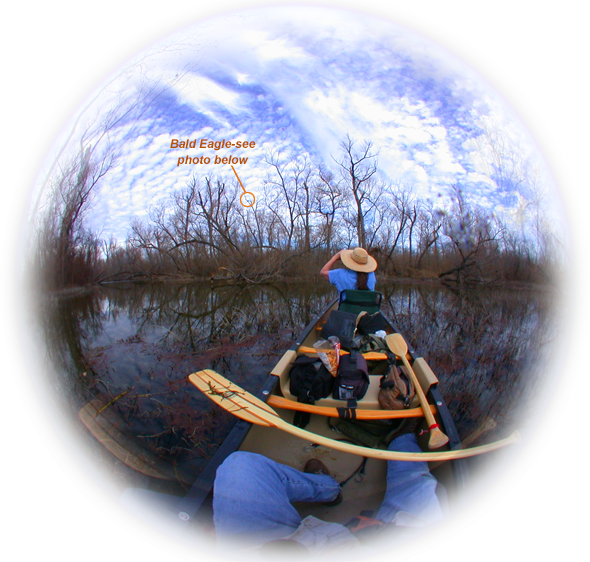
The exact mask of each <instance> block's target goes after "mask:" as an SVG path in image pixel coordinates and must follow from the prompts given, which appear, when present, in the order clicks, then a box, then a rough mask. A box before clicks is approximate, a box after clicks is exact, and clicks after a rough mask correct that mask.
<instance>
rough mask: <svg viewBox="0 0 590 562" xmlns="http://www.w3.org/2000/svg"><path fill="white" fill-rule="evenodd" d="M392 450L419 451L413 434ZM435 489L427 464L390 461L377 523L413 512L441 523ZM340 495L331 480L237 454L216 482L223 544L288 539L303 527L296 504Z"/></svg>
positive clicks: (395, 443) (216, 513)
mask: <svg viewBox="0 0 590 562" xmlns="http://www.w3.org/2000/svg"><path fill="white" fill-rule="evenodd" d="M389 449H390V450H396V451H406V452H420V448H419V447H418V444H417V442H416V436H415V435H414V434H410V433H407V434H404V435H400V436H399V437H397V438H396V439H394V440H393V441H392V442H391V443H390V445H389ZM436 486H437V482H436V479H435V478H434V477H433V476H432V475H431V474H430V472H429V470H428V464H427V463H426V462H409V461H388V462H387V489H386V492H385V497H384V499H383V502H382V504H381V508H380V510H379V512H378V514H377V519H380V520H382V521H384V522H386V523H391V522H392V521H394V519H395V518H396V516H397V515H398V514H400V512H404V514H403V515H404V516H406V514H409V517H410V518H412V517H416V518H420V520H422V521H423V522H425V523H430V522H434V521H437V520H439V519H440V518H441V511H440V506H439V503H438V498H437V496H436V494H435V490H436ZM339 492H340V486H339V484H338V482H336V481H335V480H334V479H333V478H331V477H330V476H325V475H321V474H306V473H304V472H301V471H300V470H297V469H295V468H291V467H289V466H285V465H282V464H279V463H277V462H275V461H272V460H270V459H268V458H266V457H264V456H262V455H258V454H255V453H247V452H236V453H233V454H231V455H230V456H229V457H228V458H227V459H226V460H225V461H224V462H223V464H222V465H221V466H220V467H219V469H218V470H217V475H216V478H215V485H214V490H213V521H214V524H215V531H216V534H217V537H218V539H221V540H224V542H225V539H231V538H236V539H239V538H243V539H247V542H249V543H259V544H261V543H263V542H266V541H270V540H273V539H279V538H283V537H286V536H288V535H290V534H291V533H293V532H294V531H295V530H296V529H297V528H298V527H299V524H300V523H301V517H300V516H299V513H298V512H297V510H296V509H295V508H294V507H293V506H292V505H291V502H328V501H331V500H334V499H336V497H337V496H338V493H339ZM406 518H407V516H406ZM410 524H412V523H410Z"/></svg>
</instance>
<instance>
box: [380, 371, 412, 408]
mask: <svg viewBox="0 0 590 562" xmlns="http://www.w3.org/2000/svg"><path fill="white" fill-rule="evenodd" d="M379 387H380V390H379V396H378V400H379V404H380V406H381V408H383V409H384V410H403V409H405V408H409V407H410V405H411V404H412V400H414V397H415V396H416V389H415V388H414V384H413V382H412V380H411V379H410V377H408V376H407V375H406V373H404V372H403V371H402V370H401V369H400V368H399V367H397V365H395V364H392V365H391V367H390V368H389V372H388V373H387V374H385V375H383V376H382V377H381V381H380V382H379Z"/></svg>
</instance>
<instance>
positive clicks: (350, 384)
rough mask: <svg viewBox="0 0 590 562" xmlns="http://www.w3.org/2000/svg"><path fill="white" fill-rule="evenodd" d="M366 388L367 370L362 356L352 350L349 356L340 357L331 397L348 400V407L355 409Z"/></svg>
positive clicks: (367, 386) (367, 384) (367, 381)
mask: <svg viewBox="0 0 590 562" xmlns="http://www.w3.org/2000/svg"><path fill="white" fill-rule="evenodd" d="M368 388H369V368H368V367H367V362H366V360H365V358H364V357H363V355H362V354H361V353H357V351H356V350H354V349H353V350H351V352H350V354H349V355H342V356H341V357H340V364H339V365H338V374H337V375H336V380H335V381H334V392H333V394H332V396H333V397H334V398H336V400H348V401H349V403H350V404H351V406H349V407H355V406H356V400H360V399H361V398H362V397H363V396H364V395H365V394H366V392H367V389H368Z"/></svg>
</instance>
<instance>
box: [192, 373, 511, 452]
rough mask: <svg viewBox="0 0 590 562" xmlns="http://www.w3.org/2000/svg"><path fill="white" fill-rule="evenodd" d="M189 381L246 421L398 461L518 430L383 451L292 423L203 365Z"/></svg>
mask: <svg viewBox="0 0 590 562" xmlns="http://www.w3.org/2000/svg"><path fill="white" fill-rule="evenodd" d="M188 378H189V381H190V382H191V383H192V384H194V385H195V386H196V387H197V388H198V389H199V390H200V391H201V392H203V393H204V394H205V395H206V396H208V397H209V398H210V399H211V400H213V402H215V403H217V404H219V405H220V406H221V407H222V408H224V409H225V410H227V411H228V412H230V413H231V414H233V415H234V416H237V417H239V418H242V419H244V420H246V421H248V422H251V423H254V424H257V425H262V426H266V427H275V428H277V429H280V430H282V431H286V432H287V433H291V434H292V435H295V436H296V437H299V438H301V439H305V440H309V441H311V442H312V443H315V444H318V445H324V446H326V447H330V448H332V449H336V450H339V451H343V452H345V453H351V454H354V455H361V456H364V457H372V458H376V459H384V460H398V461H416V462H417V461H442V460H454V459H462V458H466V457H471V456H474V455H479V454H481V453H487V452H489V451H494V450H496V449H499V448H500V447H504V446H505V445H509V444H511V443H515V442H516V441H518V440H519V435H518V432H514V433H513V434H512V435H511V436H509V437H507V438H506V439H502V440H500V441H496V442H495V443H490V444H489V445H482V446H480V447H473V448H472V449H462V450H459V451H440V452H435V453H405V452H401V451H385V450H383V449H371V448H369V447H361V446H359V445H351V444H350V443H346V442H343V441H335V440H334V439H330V438H328V437H324V436H322V435H317V434H315V433H311V432H310V431H306V430H305V429H301V428H299V427H295V426H294V425H291V424H290V423H287V422H286V421H285V420H283V419H281V418H280V417H279V415H278V414H277V413H276V412H275V411H274V410H273V409H272V408H271V407H270V406H269V405H268V404H266V403H264V402H263V401H262V400H259V399H258V398H256V397H255V396H253V395H252V394H250V393H249V392H246V391H245V390H243V389H242V388H240V387H239V386H237V385H236V384H234V383H232V382H231V381H229V380H227V379H226V378H225V377H222V376H221V375H220V374H218V373H216V372H215V371H212V370H211V369H206V370H204V371H199V372H198V373H193V374H192V375H189V377H188Z"/></svg>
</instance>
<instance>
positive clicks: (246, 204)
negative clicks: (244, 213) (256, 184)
mask: <svg viewBox="0 0 590 562" xmlns="http://www.w3.org/2000/svg"><path fill="white" fill-rule="evenodd" d="M244 195H246V197H244ZM250 200H251V202H250ZM255 201H256V197H254V193H252V192H250V191H244V193H242V195H240V203H241V204H242V205H243V206H244V207H251V206H252V205H254V202H255Z"/></svg>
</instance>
